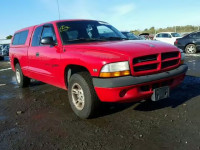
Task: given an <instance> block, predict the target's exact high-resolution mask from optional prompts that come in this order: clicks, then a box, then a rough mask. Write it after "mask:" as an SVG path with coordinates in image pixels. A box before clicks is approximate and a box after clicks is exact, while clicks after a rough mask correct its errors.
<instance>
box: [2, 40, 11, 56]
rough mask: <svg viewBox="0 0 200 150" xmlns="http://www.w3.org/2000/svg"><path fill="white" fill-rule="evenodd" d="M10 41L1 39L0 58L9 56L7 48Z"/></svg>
mask: <svg viewBox="0 0 200 150" xmlns="http://www.w3.org/2000/svg"><path fill="white" fill-rule="evenodd" d="M10 42H11V40H7V39H3V40H0V58H3V57H4V56H8V55H9V46H10Z"/></svg>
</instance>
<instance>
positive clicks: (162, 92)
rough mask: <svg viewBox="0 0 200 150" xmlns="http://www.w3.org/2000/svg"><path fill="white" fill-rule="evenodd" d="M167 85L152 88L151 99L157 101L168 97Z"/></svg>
mask: <svg viewBox="0 0 200 150" xmlns="http://www.w3.org/2000/svg"><path fill="white" fill-rule="evenodd" d="M169 91H170V90H169V86H163V87H160V88H156V89H154V90H153V95H152V96H151V100H152V101H159V100H161V99H165V98H168V97H169Z"/></svg>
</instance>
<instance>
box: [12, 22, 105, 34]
mask: <svg viewBox="0 0 200 150" xmlns="http://www.w3.org/2000/svg"><path fill="white" fill-rule="evenodd" d="M65 21H100V20H92V19H63V20H53V21H49V22H44V23H40V24H37V25H34V26H29V27H26V28H22V29H20V30H17V31H16V32H15V33H17V32H20V31H24V30H27V29H29V28H34V27H36V26H40V25H44V24H49V23H58V22H65ZM104 22H105V21H104Z"/></svg>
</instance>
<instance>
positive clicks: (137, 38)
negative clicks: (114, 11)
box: [121, 32, 141, 40]
mask: <svg viewBox="0 0 200 150" xmlns="http://www.w3.org/2000/svg"><path fill="white" fill-rule="evenodd" d="M121 33H122V34H123V35H124V36H125V37H126V38H127V39H128V40H141V38H139V37H138V36H136V35H135V34H133V33H131V32H121Z"/></svg>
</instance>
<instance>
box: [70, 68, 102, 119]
mask: <svg viewBox="0 0 200 150" xmlns="http://www.w3.org/2000/svg"><path fill="white" fill-rule="evenodd" d="M68 97H69V102H70V105H71V108H72V110H73V111H74V113H75V114H76V115H77V116H78V117H80V118H83V119H87V118H91V117H93V116H94V115H95V114H96V112H97V109H98V107H99V105H100V101H99V99H98V97H97V95H96V92H95V90H94V87H93V84H92V78H91V76H90V74H89V73H88V72H79V73H76V74H73V75H72V76H71V78H70V80H69V91H68Z"/></svg>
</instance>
